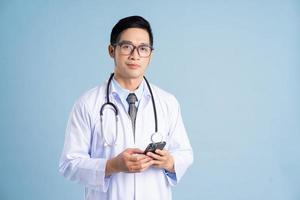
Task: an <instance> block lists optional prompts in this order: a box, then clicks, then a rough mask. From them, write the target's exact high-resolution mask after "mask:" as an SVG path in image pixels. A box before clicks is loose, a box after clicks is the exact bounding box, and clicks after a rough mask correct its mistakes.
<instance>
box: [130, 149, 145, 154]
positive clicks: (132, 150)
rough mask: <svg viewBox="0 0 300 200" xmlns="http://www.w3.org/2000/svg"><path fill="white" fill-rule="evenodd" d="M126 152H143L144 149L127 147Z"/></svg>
mask: <svg viewBox="0 0 300 200" xmlns="http://www.w3.org/2000/svg"><path fill="white" fill-rule="evenodd" d="M126 152H128V153H129V154H142V153H144V151H143V150H141V149H139V148H128V149H126Z"/></svg>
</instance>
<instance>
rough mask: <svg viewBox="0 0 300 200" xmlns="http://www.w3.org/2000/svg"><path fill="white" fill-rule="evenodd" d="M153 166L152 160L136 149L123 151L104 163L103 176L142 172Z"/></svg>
mask: <svg viewBox="0 0 300 200" xmlns="http://www.w3.org/2000/svg"><path fill="white" fill-rule="evenodd" d="M152 164H153V159H152V158H151V157H149V156H147V155H145V154H143V151H142V150H140V149H137V148H134V149H132V148H129V149H125V150H124V151H123V152H122V153H120V154H119V155H117V156H116V157H114V158H112V159H110V160H108V161H107V163H106V169H105V176H110V175H111V174H113V173H118V172H129V173H135V172H142V171H145V170H146V169H148V168H149V167H150V166H151V165H152Z"/></svg>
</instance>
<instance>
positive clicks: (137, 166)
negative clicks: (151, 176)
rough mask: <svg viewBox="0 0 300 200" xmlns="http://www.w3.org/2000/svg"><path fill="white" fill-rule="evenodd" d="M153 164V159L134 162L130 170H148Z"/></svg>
mask: <svg viewBox="0 0 300 200" xmlns="http://www.w3.org/2000/svg"><path fill="white" fill-rule="evenodd" d="M152 164H153V160H150V161H148V162H144V163H137V164H133V165H131V166H130V167H129V170H130V172H141V171H144V170H146V169H147V168H148V167H150V166H151V165H152Z"/></svg>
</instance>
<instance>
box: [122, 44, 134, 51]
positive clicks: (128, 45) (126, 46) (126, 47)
mask: <svg viewBox="0 0 300 200" xmlns="http://www.w3.org/2000/svg"><path fill="white" fill-rule="evenodd" d="M121 48H122V49H124V50H128V49H132V45H130V44H122V45H121Z"/></svg>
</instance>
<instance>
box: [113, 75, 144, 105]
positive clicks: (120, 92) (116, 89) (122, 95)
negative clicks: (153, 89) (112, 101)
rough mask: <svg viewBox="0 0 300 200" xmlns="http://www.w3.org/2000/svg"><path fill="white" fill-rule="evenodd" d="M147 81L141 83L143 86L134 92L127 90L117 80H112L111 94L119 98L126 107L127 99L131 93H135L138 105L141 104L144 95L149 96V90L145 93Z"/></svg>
mask: <svg viewBox="0 0 300 200" xmlns="http://www.w3.org/2000/svg"><path fill="white" fill-rule="evenodd" d="M145 84H146V83H145V80H143V81H142V82H141V84H140V85H139V87H138V88H137V89H136V90H134V91H129V90H127V89H125V88H123V87H122V86H121V85H120V84H119V83H118V82H117V81H116V79H115V78H113V79H112V82H111V93H112V95H113V96H114V97H115V98H116V97H117V98H118V99H119V100H121V101H122V103H123V104H124V105H127V101H126V98H127V96H128V94H129V93H134V94H135V95H136V97H137V99H138V103H139V102H140V100H141V98H142V96H143V94H147V93H148V90H146V91H147V92H145Z"/></svg>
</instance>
